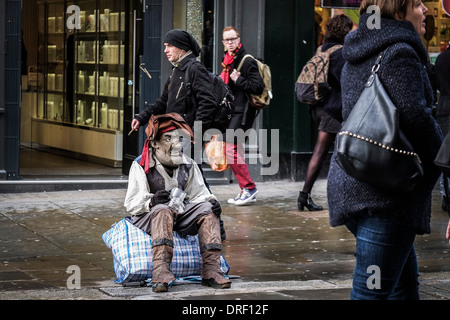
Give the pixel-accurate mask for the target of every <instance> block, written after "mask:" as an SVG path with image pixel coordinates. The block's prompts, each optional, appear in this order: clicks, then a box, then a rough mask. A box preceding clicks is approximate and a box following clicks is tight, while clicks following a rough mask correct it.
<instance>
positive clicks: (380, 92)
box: [336, 52, 423, 192]
mask: <svg viewBox="0 0 450 320" xmlns="http://www.w3.org/2000/svg"><path fill="white" fill-rule="evenodd" d="M383 55H384V52H382V53H381V54H380V55H379V56H378V59H377V62H376V64H375V66H374V67H373V68H372V74H371V76H370V77H369V80H368V81H367V83H366V86H365V88H364V90H363V92H362V94H361V96H360V97H359V99H358V101H357V102H356V104H355V106H354V107H353V109H352V111H351V113H350V115H349V117H348V118H347V120H346V121H345V122H344V123H343V125H342V129H341V132H339V134H338V135H337V137H336V161H337V163H338V164H339V166H340V167H341V168H342V169H343V170H344V171H345V172H346V173H347V174H348V175H350V176H352V177H353V178H355V179H357V180H360V181H364V182H367V183H370V184H372V185H375V186H378V187H380V188H384V189H386V190H390V191H398V192H408V191H411V190H412V189H413V188H414V187H415V186H416V184H417V183H418V182H419V181H420V180H421V179H422V178H423V168H422V164H421V161H420V158H419V156H418V155H417V153H415V152H414V151H413V148H412V146H411V144H410V142H409V141H408V139H407V138H406V136H405V135H404V133H403V132H402V130H401V128H400V126H399V115H398V110H397V108H396V107H395V106H394V104H393V103H392V101H391V99H390V98H389V96H388V94H387V92H386V91H385V89H384V87H383V85H382V83H381V81H380V80H379V78H378V75H377V71H378V69H379V68H380V63H381V61H382V58H383Z"/></svg>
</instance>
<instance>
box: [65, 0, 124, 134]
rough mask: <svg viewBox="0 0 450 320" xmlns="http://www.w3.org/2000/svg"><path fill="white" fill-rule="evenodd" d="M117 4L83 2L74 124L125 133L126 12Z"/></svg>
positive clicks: (77, 34) (77, 43)
mask: <svg viewBox="0 0 450 320" xmlns="http://www.w3.org/2000/svg"><path fill="white" fill-rule="evenodd" d="M118 4H119V2H117V1H113V0H110V1H99V3H98V6H97V7H96V6H95V2H93V1H80V3H79V6H80V8H81V12H80V20H81V29H79V30H77V31H76V32H75V36H74V46H75V68H74V108H75V109H74V114H75V116H74V119H73V120H74V122H75V123H76V124H78V125H80V126H92V127H95V128H101V129H105V130H112V131H117V130H118V131H122V129H123V128H122V125H121V124H122V123H123V97H124V87H125V86H124V85H125V83H124V81H125V73H124V63H125V45H124V35H125V12H121V11H120V10H119V8H118Z"/></svg>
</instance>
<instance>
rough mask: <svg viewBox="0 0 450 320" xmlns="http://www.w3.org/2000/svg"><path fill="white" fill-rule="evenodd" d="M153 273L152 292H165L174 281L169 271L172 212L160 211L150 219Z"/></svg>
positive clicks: (171, 242) (171, 252)
mask: <svg viewBox="0 0 450 320" xmlns="http://www.w3.org/2000/svg"><path fill="white" fill-rule="evenodd" d="M151 235H152V245H153V272H152V288H153V291H154V292H167V291H168V289H169V285H170V283H171V282H172V281H174V280H175V277H174V276H173V274H172V272H171V271H170V264H171V263H172V257H173V212H172V211H171V210H169V209H161V210H158V211H157V212H155V213H154V215H153V218H152V229H151Z"/></svg>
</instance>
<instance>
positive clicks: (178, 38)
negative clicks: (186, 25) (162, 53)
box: [163, 29, 200, 57]
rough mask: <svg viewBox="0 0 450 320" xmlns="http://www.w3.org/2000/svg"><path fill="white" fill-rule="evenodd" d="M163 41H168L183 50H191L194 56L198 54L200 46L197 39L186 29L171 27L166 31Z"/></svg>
mask: <svg viewBox="0 0 450 320" xmlns="http://www.w3.org/2000/svg"><path fill="white" fill-rule="evenodd" d="M163 43H169V44H171V45H173V46H175V47H177V48H180V49H182V50H184V51H189V50H192V53H193V54H194V55H195V56H196V57H198V55H199V54H200V47H199V45H198V43H197V41H196V40H195V39H194V37H193V36H191V35H190V34H189V33H188V32H187V31H185V30H182V29H173V30H170V31H169V32H167V33H166V35H165V36H164V41H163Z"/></svg>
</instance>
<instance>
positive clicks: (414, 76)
mask: <svg viewBox="0 0 450 320" xmlns="http://www.w3.org/2000/svg"><path fill="white" fill-rule="evenodd" d="M368 17H369V15H368V14H363V15H361V18H360V22H359V27H358V29H357V30H355V31H353V32H351V33H350V34H349V35H348V36H347V38H346V39H345V44H344V47H343V56H344V58H345V60H346V64H345V66H344V69H343V71H342V77H341V85H342V108H343V109H342V116H343V119H344V121H345V120H346V119H347V117H348V115H349V113H350V111H351V109H352V107H353V106H354V105H355V103H356V101H357V100H358V98H359V96H360V94H361V92H362V91H363V88H364V83H365V82H366V80H367V79H368V77H369V75H370V72H371V69H372V66H373V65H374V63H375V60H376V58H377V56H378V54H379V53H380V52H381V51H382V50H384V49H386V48H388V47H389V50H388V51H387V52H386V54H385V56H384V58H383V61H382V64H381V67H380V70H379V72H378V75H379V78H380V80H381V82H382V83H383V85H384V87H385V89H386V91H387V93H388V94H389V96H390V98H391V99H392V101H393V103H394V104H395V105H396V107H397V109H398V111H399V114H400V125H401V127H402V129H403V130H404V132H405V134H406V136H407V137H408V138H409V140H410V141H411V144H412V146H413V148H414V150H415V151H416V152H417V153H418V154H419V156H420V158H421V160H422V163H423V166H424V175H425V176H424V179H423V181H422V182H421V183H419V184H418V185H417V186H416V187H415V188H414V190H413V191H412V192H409V193H396V192H390V191H386V190H383V189H382V188H376V187H374V186H372V185H370V184H368V183H364V182H361V181H358V180H355V179H353V178H352V177H350V176H348V175H347V174H346V173H345V172H344V171H343V170H342V169H341V168H340V167H339V166H338V164H337V163H336V161H335V159H334V156H333V158H332V161H331V164H330V170H329V174H328V186H327V193H328V205H329V211H330V224H331V226H339V225H343V224H345V223H346V222H347V221H349V219H357V218H359V217H366V216H379V217H392V218H395V219H396V221H397V222H398V223H399V224H402V225H404V226H409V227H412V228H414V229H415V231H416V233H417V234H423V233H430V215H431V191H432V189H433V187H434V185H435V184H436V182H437V179H438V177H439V171H438V169H437V167H435V166H434V164H433V160H434V158H435V156H436V154H437V151H438V150H439V147H440V145H441V143H442V134H441V131H440V129H439V127H438V126H437V124H436V122H435V121H434V119H433V117H432V115H431V106H432V103H433V93H432V89H431V84H430V81H429V79H428V75H427V73H426V71H425V68H424V65H425V63H426V62H427V59H428V54H427V52H426V49H425V47H424V46H423V44H422V42H421V40H420V37H419V36H418V34H417V33H416V32H415V30H414V28H413V26H412V24H411V23H410V22H408V21H397V20H392V19H385V18H382V19H381V28H380V29H370V28H368V26H367V19H368Z"/></svg>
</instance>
